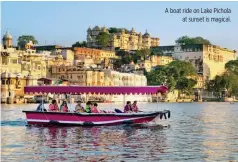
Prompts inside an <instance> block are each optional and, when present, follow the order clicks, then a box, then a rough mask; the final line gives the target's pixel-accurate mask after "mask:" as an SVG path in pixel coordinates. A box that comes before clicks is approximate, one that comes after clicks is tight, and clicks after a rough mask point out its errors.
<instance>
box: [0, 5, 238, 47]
mask: <svg viewBox="0 0 238 162" xmlns="http://www.w3.org/2000/svg"><path fill="white" fill-rule="evenodd" d="M166 8H182V9H183V8H191V9H195V8H198V9H200V8H211V9H213V8H224V9H225V8H229V9H231V11H232V13H231V14H221V13H220V14H201V13H200V14H169V13H167V14H166V13H165V9H166ZM237 8H238V2H2V10H1V11H2V12H1V18H2V24H1V26H2V28H1V32H2V33H1V35H3V34H4V33H5V31H6V29H9V32H10V33H11V35H12V36H13V39H14V43H16V39H17V38H18V36H19V35H23V34H31V35H34V36H35V37H36V39H37V40H38V41H39V44H40V45H44V44H45V42H46V44H59V45H63V46H69V45H70V46H71V45H72V44H73V43H74V42H76V41H83V40H86V34H87V33H86V30H87V28H88V27H89V26H90V27H94V26H95V25H99V26H104V25H105V26H106V27H125V28H128V29H131V28H132V27H134V28H135V29H136V31H138V32H142V33H144V32H145V30H146V29H147V30H148V32H149V33H150V34H151V35H152V36H154V37H159V38H160V39H161V45H172V44H174V41H175V39H177V38H178V37H180V36H183V35H188V36H202V37H204V38H206V39H209V40H210V41H211V42H212V43H213V44H216V45H219V46H222V47H226V48H229V49H236V50H238V18H237V15H238V10H237ZM185 16H188V17H194V16H195V17H202V16H208V17H222V16H230V17H231V22H230V23H206V22H204V23H184V22H182V18H183V17H185Z"/></svg>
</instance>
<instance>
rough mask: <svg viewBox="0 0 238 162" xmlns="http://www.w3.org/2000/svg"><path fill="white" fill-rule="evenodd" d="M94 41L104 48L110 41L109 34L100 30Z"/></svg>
mask: <svg viewBox="0 0 238 162" xmlns="http://www.w3.org/2000/svg"><path fill="white" fill-rule="evenodd" d="M96 41H97V43H98V45H99V46H100V47H102V48H106V47H108V46H109V43H110V35H109V34H108V33H106V32H101V33H99V34H98V35H97V37H96Z"/></svg>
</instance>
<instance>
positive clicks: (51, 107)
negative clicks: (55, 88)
mask: <svg viewBox="0 0 238 162" xmlns="http://www.w3.org/2000/svg"><path fill="white" fill-rule="evenodd" d="M49 111H54V112H69V108H68V105H67V102H66V101H63V102H62V104H61V105H60V107H58V104H57V102H56V100H52V103H51V104H50V105H49Z"/></svg>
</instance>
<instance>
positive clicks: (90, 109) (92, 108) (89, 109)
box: [75, 101, 100, 113]
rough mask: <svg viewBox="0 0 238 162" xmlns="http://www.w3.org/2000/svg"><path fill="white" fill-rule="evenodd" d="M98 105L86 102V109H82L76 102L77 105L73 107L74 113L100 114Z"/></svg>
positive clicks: (79, 103)
mask: <svg viewBox="0 0 238 162" xmlns="http://www.w3.org/2000/svg"><path fill="white" fill-rule="evenodd" d="M97 107H98V104H97V103H92V102H90V101H88V102H87V103H86V107H85V108H84V107H83V106H82V105H81V102H80V101H78V103H77V105H76V106H75V112H79V113H84V112H86V113H100V111H99V110H98V108H97Z"/></svg>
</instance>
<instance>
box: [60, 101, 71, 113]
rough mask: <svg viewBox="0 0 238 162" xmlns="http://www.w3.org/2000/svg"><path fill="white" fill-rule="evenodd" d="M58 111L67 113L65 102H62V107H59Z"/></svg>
mask: <svg viewBox="0 0 238 162" xmlns="http://www.w3.org/2000/svg"><path fill="white" fill-rule="evenodd" d="M60 111H61V112H69V109H68V106H67V102H66V101H63V103H62V105H61V106H60Z"/></svg>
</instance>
